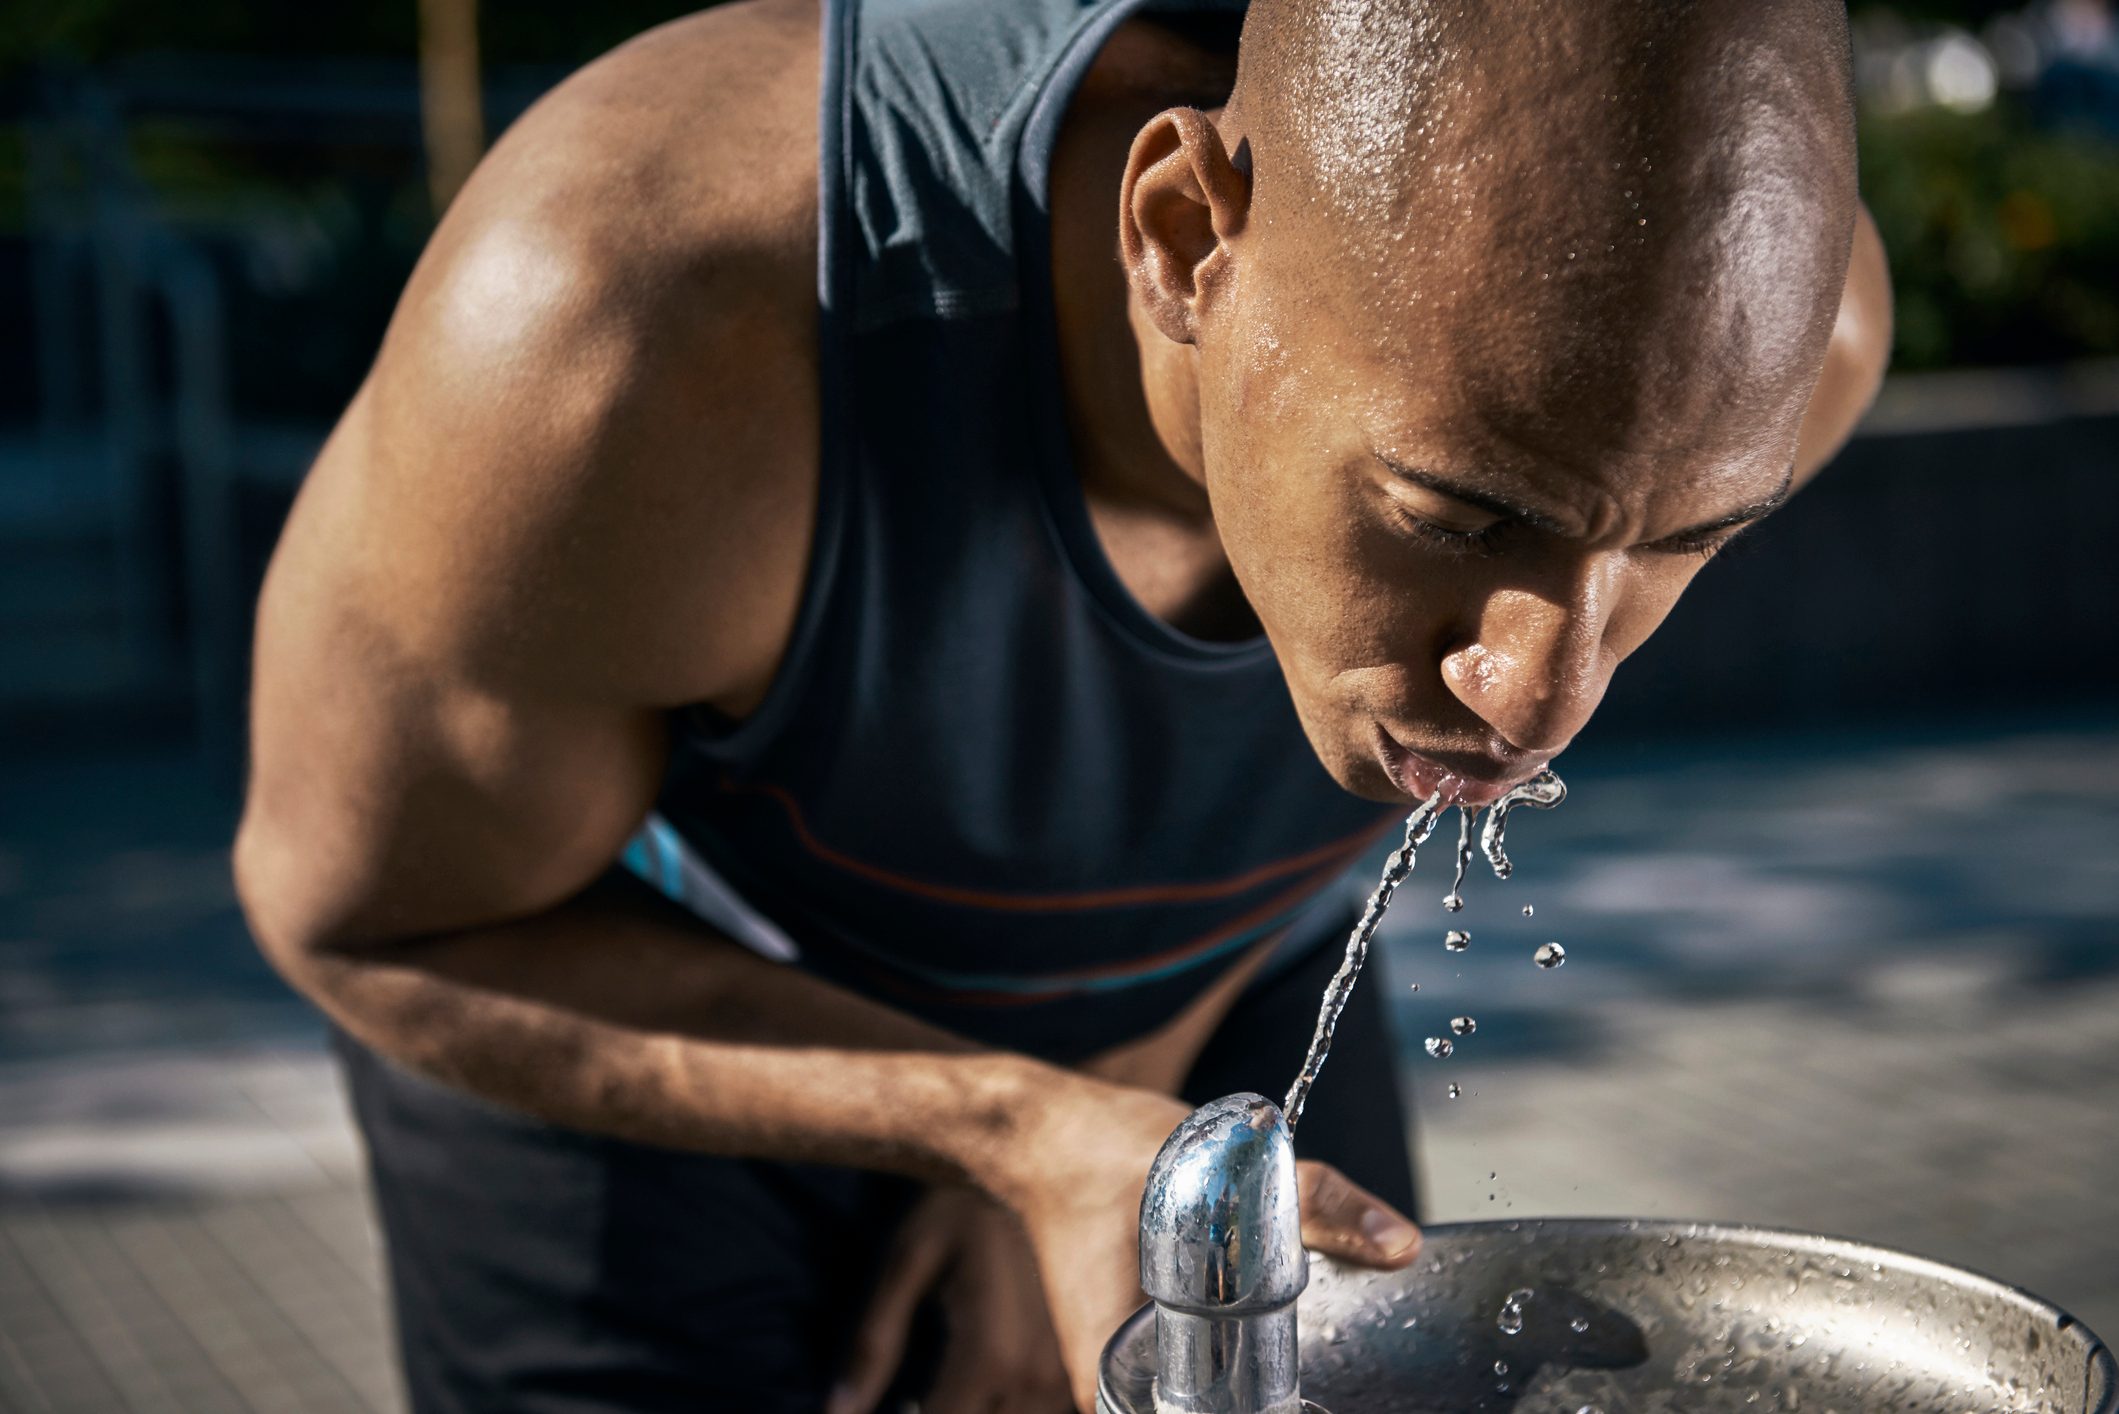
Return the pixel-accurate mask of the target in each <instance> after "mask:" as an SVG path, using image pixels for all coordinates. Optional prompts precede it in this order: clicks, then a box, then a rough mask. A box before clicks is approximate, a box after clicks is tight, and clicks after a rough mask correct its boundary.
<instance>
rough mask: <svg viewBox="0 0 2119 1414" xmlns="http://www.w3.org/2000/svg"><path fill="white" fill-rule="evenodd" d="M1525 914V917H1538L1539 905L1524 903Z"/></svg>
mask: <svg viewBox="0 0 2119 1414" xmlns="http://www.w3.org/2000/svg"><path fill="white" fill-rule="evenodd" d="M1523 916H1524V917H1525V918H1536V917H1537V916H1538V908H1537V905H1536V904H1529V903H1526V904H1524V905H1523Z"/></svg>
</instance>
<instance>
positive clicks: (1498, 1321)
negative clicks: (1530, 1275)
mask: <svg viewBox="0 0 2119 1414" xmlns="http://www.w3.org/2000/svg"><path fill="white" fill-rule="evenodd" d="M1531 1295H1532V1292H1531V1289H1530V1288H1529V1287H1527V1286H1522V1287H1517V1288H1516V1289H1515V1290H1514V1291H1511V1292H1510V1293H1508V1300H1507V1301H1505V1302H1503V1303H1502V1305H1501V1314H1500V1315H1499V1316H1497V1317H1496V1318H1495V1319H1494V1325H1495V1326H1497V1327H1498V1328H1499V1329H1500V1331H1501V1334H1503V1335H1521V1334H1522V1333H1523V1303H1524V1302H1526V1301H1528V1300H1530V1298H1531ZM1494 1373H1495V1374H1497V1375H1505V1374H1507V1373H1508V1370H1507V1368H1506V1367H1505V1366H1501V1365H1496V1366H1495V1367H1494Z"/></svg>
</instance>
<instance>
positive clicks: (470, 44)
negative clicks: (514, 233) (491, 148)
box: [419, 0, 486, 218]
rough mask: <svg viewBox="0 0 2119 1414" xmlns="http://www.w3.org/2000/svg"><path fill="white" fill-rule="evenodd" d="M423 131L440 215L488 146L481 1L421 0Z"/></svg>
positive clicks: (432, 192) (430, 189) (430, 180)
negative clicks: (482, 80) (481, 58)
mask: <svg viewBox="0 0 2119 1414" xmlns="http://www.w3.org/2000/svg"><path fill="white" fill-rule="evenodd" d="M419 107H420V129H421V132H422V133H423V135H424V136H425V139H426V145H427V190H428V193H429V194H430V195H431V196H432V198H433V201H434V214H435V216H436V217H437V218H439V217H440V216H441V214H442V212H444V211H446V210H447V209H448V206H449V203H450V201H452V200H453V199H454V198H455V196H456V193H457V192H458V191H459V190H460V189H462V187H463V184H464V182H465V180H466V179H467V178H469V177H470V175H471V169H472V168H473V167H475V166H477V165H478V157H479V154H480V153H481V152H483V151H484V150H485V145H486V121H485V110H484V106H483V103H482V100H481V95H480V92H479V80H478V0H419Z"/></svg>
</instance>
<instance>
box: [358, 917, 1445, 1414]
mask: <svg viewBox="0 0 2119 1414" xmlns="http://www.w3.org/2000/svg"><path fill="white" fill-rule="evenodd" d="M1337 955H1338V949H1337V948H1336V947H1328V948H1324V949H1321V950H1319V951H1318V952H1316V953H1315V954H1313V955H1312V956H1311V957H1309V958H1307V959H1303V960H1302V961H1300V962H1299V963H1296V964H1295V965H1292V966H1289V967H1286V968H1284V969H1283V970H1281V972H1280V974H1279V975H1277V976H1274V977H1271V978H1268V979H1265V980H1262V981H1260V982H1258V983H1254V984H1253V986H1252V987H1251V989H1250V990H1249V991H1248V992H1246V993H1245V995H1244V996H1243V997H1242V998H1241V999H1239V1001H1238V1002H1237V1004H1236V1006H1235V1007H1234V1008H1233V1009H1232V1010H1231V1012H1230V1015H1229V1018H1228V1020H1227V1021H1226V1022H1225V1023H1224V1024H1223V1026H1222V1028H1221V1030H1220V1031H1219V1032H1218V1033H1217V1034H1216V1035H1215V1037H1214V1038H1213V1039H1212V1040H1211V1041H1210V1042H1209V1043H1208V1045H1207V1047H1206V1050H1205V1052H1204V1053H1203V1054H1202V1055H1201V1056H1200V1059H1199V1062H1198V1064H1197V1065H1196V1066H1195V1067H1194V1069H1193V1072H1192V1075H1191V1078H1190V1080H1189V1081H1188V1083H1187V1085H1186V1088H1185V1097H1186V1098H1187V1099H1188V1100H1191V1101H1193V1102H1194V1103H1201V1102H1204V1101H1206V1100H1210V1099H1213V1098H1215V1097H1217V1096H1220V1095H1226V1094H1230V1093H1233V1092H1235V1091H1239V1090H1254V1091H1257V1092H1259V1093H1261V1094H1265V1095H1269V1096H1272V1097H1273V1098H1274V1099H1276V1100H1277V1099H1278V1098H1279V1097H1280V1096H1281V1094H1282V1093H1283V1092H1284V1091H1285V1090H1286V1088H1287V1084H1288V1081H1289V1080H1290V1078H1292V1077H1293V1075H1294V1073H1295V1070H1296V1067H1297V1066H1298V1064H1299V1063H1300V1061H1301V1057H1302V1051H1303V1048H1304V1047H1305V1046H1306V1045H1307V1044H1308V1042H1309V1038H1310V1031H1311V1028H1312V1026H1313V1024H1314V1022H1315V1018H1316V1009H1317V1000H1318V994H1319V992H1320V991H1321V990H1322V989H1323V986H1324V980H1325V978H1326V977H1327V976H1328V975H1329V974H1330V972H1331V969H1332V968H1333V966H1335V965H1336V963H1337V960H1338V956H1337ZM1377 980H1379V979H1376V978H1369V979H1365V980H1364V985H1363V986H1361V987H1360V988H1359V989H1358V990H1357V991H1356V992H1355V994H1354V999H1353V1002H1352V1003H1351V1004H1350V1005H1349V1007H1348V1009H1347V1014H1346V1016H1345V1018H1344V1020H1343V1021H1342V1022H1341V1023H1340V1027H1339V1032H1338V1037H1337V1040H1336V1042H1335V1044H1334V1047H1333V1051H1332V1060H1331V1064H1330V1065H1329V1066H1328V1067H1327V1068H1326V1070H1325V1073H1324V1076H1323V1078H1322V1079H1321V1080H1320V1081H1319V1083H1318V1086H1317V1089H1316V1091H1315V1093H1314V1094H1313V1095H1312V1097H1311V1099H1310V1102H1309V1109H1308V1113H1307V1114H1306V1115H1305V1116H1304V1118H1303V1122H1302V1131H1301V1141H1300V1143H1299V1145H1298V1150H1299V1152H1300V1153H1301V1155H1302V1156H1303V1157H1304V1158H1314V1159H1323V1160H1326V1161H1328V1162H1330V1163H1332V1164H1335V1165H1337V1166H1338V1167H1339V1168H1340V1169H1342V1170H1344V1171H1345V1172H1346V1173H1347V1174H1348V1175H1349V1176H1351V1177H1352V1178H1354V1179H1355V1180H1356V1181H1358V1182H1360V1183H1362V1184H1364V1185H1366V1186H1367V1187H1368V1188H1370V1189H1371V1190H1373V1191H1374V1192H1376V1193H1378V1194H1380V1195H1381V1196H1383V1197H1384V1198H1387V1199H1389V1200H1390V1201H1392V1202H1393V1203H1396V1204H1397V1205H1398V1206H1399V1207H1400V1208H1402V1209H1403V1210H1404V1211H1406V1212H1407V1213H1411V1214H1415V1215H1416V1216H1417V1204H1416V1202H1415V1196H1414V1186H1413V1175H1412V1168H1411V1165H1410V1163H1409V1161H1408V1157H1407V1147H1406V1141H1407V1136H1408V1129H1407V1121H1408V1119H1409V1115H1408V1113H1407V1111H1406V1108H1405V1106H1404V1103H1403V1101H1402V1098H1401V1096H1400V1094H1399V1090H1398V1085H1397V1078H1396V1070H1395V1068H1394V1065H1393V1060H1392V1047H1391V1044H1390V1040H1389V1038H1388V1036H1387V1034H1386V1031H1385V1027H1384V1019H1383V1018H1384V1007H1383V1002H1382V999H1381V994H1380V988H1379V987H1377V986H1376V985H1373V984H1374V982H1376V981H1377ZM339 1052H340V1055H341V1058H342V1060H343V1062H344V1064H345V1069H346V1075H347V1078H348V1083H349V1087H350V1089H351V1092H352V1098H353V1105H354V1111H355V1114H356V1116H357V1118H358V1120H359V1122H360V1126H361V1129H362V1132H363V1133H364V1134H365V1135H366V1138H367V1142H368V1151H369V1162H370V1167H371V1169H372V1171H373V1174H374V1179H375V1202H376V1208H377V1212H378V1216H379V1218H380V1220H381V1224H382V1228H383V1234H384V1237H385V1240H386V1243H387V1245H388V1250H389V1268H390V1287H391V1297H392V1301H393V1304H394V1306H395V1312H396V1319H397V1331H398V1339H399V1344H400V1348H401V1352H402V1359H403V1362H404V1373H405V1380H406V1385H407V1387H408V1390H409V1392H410V1396H411V1401H412V1408H413V1410H414V1411H415V1414H473V1411H476V1414H489V1411H498V1410H507V1411H511V1412H512V1414H562V1411H564V1414H591V1411H596V1414H605V1411H608V1414H618V1411H625V1414H662V1411H671V1414H675V1411H679V1410H682V1411H685V1414H700V1411H711V1410H745V1411H756V1414H778V1411H787V1412H788V1414H796V1411H800V1414H814V1411H816V1410H818V1409H820V1408H822V1406H823V1403H824V1397H825V1392H826V1390H827V1389H828V1388H829V1387H830V1384H831V1380H832V1377H833V1375H834V1374H835V1373H836V1371H837V1369H838V1365H839V1359H840V1352H841V1351H842V1349H843V1348H844V1346H845V1343H846V1340H847V1337H848V1334H849V1332H850V1330H851V1328H852V1324H853V1322H854V1321H855V1319H856V1318H857V1317H858V1316H859V1314H860V1312H861V1310H862V1308H863V1303H864V1300H865V1297H866V1295H867V1288H868V1286H869V1283H870V1281H871V1279H872V1275H873V1273H874V1270H875V1268H876V1264H877V1263H878V1262H879V1260H880V1259H881V1256H882V1254H883V1251H884V1247H885V1244H886V1243H887V1242H888V1240H889V1237H890V1234H891V1231H892V1229H893V1227H894V1225H895V1223H896V1221H897V1219H898V1216H899V1214H901V1213H902V1212H903V1211H904V1209H905V1206H906V1204H907V1203H908V1202H909V1201H910V1200H911V1198H912V1197H913V1196H914V1192H915V1189H914V1186H913V1185H911V1184H909V1183H907V1182H905V1181H903V1180H900V1179H894V1178H890V1177H887V1176H884V1175H879V1174H874V1173H866V1172H862V1171H858V1170H852V1169H837V1168H825V1167H819V1166H815V1165H801V1164H779V1163H766V1162H762V1161H756V1160H746V1159H725V1158H716V1157H712V1156H708V1155H701V1154H694V1153H684V1152H678V1151H673V1150H667V1149H657V1148H651V1147H647V1146H644V1145H639V1144H629V1143H624V1142H621V1141H619V1140H615V1139H604V1138H597V1137H594V1136H590V1135H585V1134H578V1133H574V1132H571V1131H567V1130H561V1129H555V1128H552V1127H551V1126H549V1125H543V1124H539V1123H536V1122H535V1121H532V1120H528V1119H524V1118H522V1117H520V1116H517V1115H515V1114H512V1113H509V1112H507V1111H503V1110H500V1109H498V1108H495V1107H493V1106H490V1105H487V1104H485V1103H483V1102H481V1101H478V1100H475V1099H471V1098H469V1097H467V1096H464V1095H461V1094H459V1093H457V1092H455V1091H452V1090H448V1089H445V1088H443V1087H440V1086H437V1085H434V1084H432V1083H430V1082H428V1081H425V1080H422V1079H419V1078H417V1077H415V1076H413V1075H410V1074H409V1073H407V1072H405V1071H403V1070H401V1069H399V1068H398V1067H396V1066H395V1065H392V1064H390V1063H389V1062H386V1061H383V1060H381V1059H379V1058H377V1057H376V1056H375V1055H374V1054H373V1053H371V1052H369V1051H367V1050H365V1049H363V1048H362V1047H360V1046H359V1045H358V1044H356V1043H354V1042H352V1041H350V1040H348V1039H346V1038H344V1037H340V1038H339ZM937 1336H938V1332H937V1331H936V1330H935V1329H934V1327H933V1322H932V1321H931V1320H930V1321H928V1322H927V1323H926V1325H925V1329H924V1331H923V1341H922V1344H924V1345H925V1346H926V1347H928V1348H929V1349H930V1350H931V1349H932V1346H933V1343H934V1341H935V1340H936V1338H937ZM918 1381H919V1370H918V1362H917V1361H915V1362H913V1363H911V1364H909V1365H908V1370H907V1374H906V1376H905V1383H906V1384H907V1385H908V1386H909V1387H908V1388H907V1389H906V1390H905V1391H904V1393H906V1394H916V1393H917V1391H918ZM885 1407H891V1406H889V1405H886V1406H885Z"/></svg>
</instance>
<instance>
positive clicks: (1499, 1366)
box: [1494, 1360, 1508, 1375]
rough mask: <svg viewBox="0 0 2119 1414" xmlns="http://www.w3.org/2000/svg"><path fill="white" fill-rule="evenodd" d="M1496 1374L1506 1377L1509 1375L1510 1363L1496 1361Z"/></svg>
mask: <svg viewBox="0 0 2119 1414" xmlns="http://www.w3.org/2000/svg"><path fill="white" fill-rule="evenodd" d="M1494 1373H1495V1374H1497V1375H1505V1374H1507V1373H1508V1362H1507V1361H1506V1360H1496V1361H1494Z"/></svg>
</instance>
